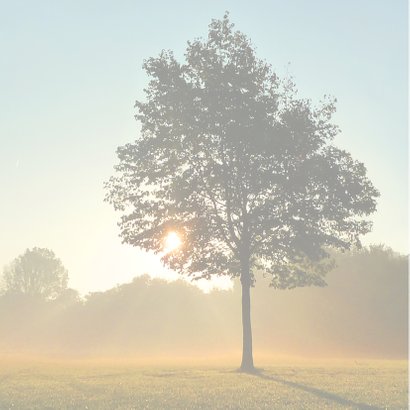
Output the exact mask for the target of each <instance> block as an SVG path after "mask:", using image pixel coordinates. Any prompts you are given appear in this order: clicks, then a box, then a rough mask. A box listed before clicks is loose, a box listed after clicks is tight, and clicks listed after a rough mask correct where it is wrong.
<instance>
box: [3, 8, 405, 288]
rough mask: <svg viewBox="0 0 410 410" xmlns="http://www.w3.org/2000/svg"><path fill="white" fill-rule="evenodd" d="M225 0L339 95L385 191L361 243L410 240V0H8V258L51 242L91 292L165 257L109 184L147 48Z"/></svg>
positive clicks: (264, 47) (169, 40)
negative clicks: (144, 248) (131, 243)
mask: <svg viewBox="0 0 410 410" xmlns="http://www.w3.org/2000/svg"><path fill="white" fill-rule="evenodd" d="M225 10H229V11H230V14H231V19H232V21H233V22H234V23H235V24H236V27H237V28H238V29H240V30H241V31H243V32H245V33H246V34H248V35H249V37H250V38H251V39H252V40H253V42H254V44H255V46H256V47H257V52H258V55H259V56H260V57H262V58H265V59H266V60H268V61H269V62H270V63H271V64H272V66H273V67H274V69H275V70H276V71H277V72H278V74H279V75H285V74H287V73H290V74H292V75H293V76H294V78H295V82H296V84H297V87H298V89H299V91H300V94H301V95H302V96H304V97H310V98H312V99H313V101H319V100H320V98H321V97H322V96H323V95H324V94H330V95H333V96H335V97H337V99H338V104H337V109H338V112H337V114H336V117H335V120H336V122H337V123H338V125H339V126H340V128H341V130H342V133H341V135H339V137H338V138H337V140H336V143H337V144H338V145H339V146H341V147H343V148H346V149H348V150H349V151H350V152H351V153H352V154H353V156H354V157H355V158H357V159H360V160H361V161H363V162H364V163H365V164H366V166H367V168H368V172H369V175H370V177H371V179H372V180H373V182H374V184H375V185H376V187H377V188H378V189H379V190H380V191H381V198H380V201H379V207H378V208H379V210H378V213H377V215H375V217H374V230H373V232H372V233H371V234H369V235H368V236H367V237H366V238H365V239H364V243H386V244H387V245H389V246H391V247H393V248H394V249H395V250H397V251H400V252H403V253H407V252H408V242H407V234H408V225H407V217H408V215H407V193H408V190H407V155H408V148H407V144H408V143H407V109H408V104H407V103H408V101H407V52H408V51H407V17H408V14H407V2H406V1H404V0H390V1H387V0H384V1H380V0H361V1H357V0H356V1H353V0H339V1H331V2H329V1H324V0H323V1H322V0H312V1H305V0H303V1H301V0H299V1H296V0H290V1H282V0H281V1H279V0H274V1H253V2H250V1H233V0H232V1H221V0H218V1H217V0H211V1H206V2H205V1H202V2H200V1H192V0H191V1H174V2H169V1H157V2H151V3H148V2H142V1H125V0H124V1H115V2H114V1H101V0H99V1H90V0H83V1H73V0H71V1H46V0H43V1H40V2H33V1H18V0H16V1H7V2H6V1H0V49H1V54H0V74H1V75H0V141H1V150H0V184H1V185H0V186H1V192H2V197H1V201H0V232H1V234H0V269H1V268H2V267H3V266H4V265H5V264H6V263H8V262H10V261H11V260H12V259H13V258H14V257H16V256H17V255H18V254H20V253H22V252H23V251H24V250H25V248H27V247H33V246H42V247H48V248H51V249H53V250H54V251H55V252H56V254H57V255H58V256H59V257H60V258H61V259H62V260H63V263H64V264H65V265H66V267H67V268H68V269H69V273H70V279H71V281H70V285H71V286H73V287H75V288H77V289H79V290H80V291H81V292H83V293H84V292H88V291H90V290H100V289H101V290H102V289H106V288H108V287H111V286H113V285H115V284H116V283H122V282H124V281H128V280H130V279H131V278H132V277H133V276H134V275H136V274H138V273H142V272H144V271H149V270H152V271H156V272H159V271H160V270H161V267H160V264H159V263H158V261H157V260H156V259H155V257H152V256H151V257H149V256H144V255H143V254H141V253H139V252H138V251H136V250H134V249H132V248H130V247H128V246H125V245H121V241H120V239H119V238H118V230H117V226H116V221H117V219H118V217H119V215H117V214H115V213H114V211H113V210H112V209H111V208H110V206H109V205H108V204H105V203H103V197H104V192H103V189H102V185H103V181H105V180H106V179H107V178H108V177H109V176H110V175H111V174H112V167H113V165H114V163H115V162H116V158H115V149H116V147H117V146H118V145H122V144H124V143H126V142H129V141H132V140H133V139H134V138H135V137H136V136H137V132H138V127H137V124H136V122H135V120H134V118H133V115H134V109H133V105H134V101H135V100H136V99H138V98H141V97H142V95H143V94H142V89H143V87H144V85H145V84H146V81H147V78H146V76H145V73H144V72H143V71H142V69H141V65H142V62H143V59H144V58H147V57H150V56H155V55H157V54H158V53H159V52H160V51H161V49H163V48H165V49H172V50H174V51H175V53H176V55H177V56H182V55H183V52H184V49H185V46H186V41H187V40H190V39H193V38H195V37H199V36H205V35H206V33H207V26H208V24H209V22H210V20H211V19H212V18H221V17H222V16H223V13H224V11H225ZM288 63H290V64H288Z"/></svg>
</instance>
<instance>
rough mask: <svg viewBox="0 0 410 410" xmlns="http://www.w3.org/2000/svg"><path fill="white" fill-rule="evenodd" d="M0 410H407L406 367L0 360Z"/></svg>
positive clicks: (381, 364) (402, 364) (387, 364)
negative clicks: (245, 368)
mask: <svg viewBox="0 0 410 410" xmlns="http://www.w3.org/2000/svg"><path fill="white" fill-rule="evenodd" d="M0 366H1V368H0V409H2V410H3V409H9V408H10V409H162V408H164V409H176V408H178V409H195V408H207V409H217V408H224V409H226V408H231V409H259V408H261V409H263V408H266V409H281V408H284V409H344V408H373V407H370V406H374V408H383V409H385V408H388V409H406V408H407V363H406V362H387V361H381V362H361V363H357V362H355V361H349V362H345V363H327V364H324V363H317V364H312V363H309V364H303V363H302V364H301V363H298V364H293V365H292V364H289V363H288V364H286V365H285V364H277V365H276V366H269V367H265V368H264V370H263V371H261V372H260V374H259V375H247V374H240V373H236V372H235V371H233V370H232V368H229V367H212V368H205V367H188V366H187V367H181V366H178V367H172V366H169V365H168V366H163V367H159V366H152V367H147V366H137V365H125V364H116V365H115V364H111V365H107V364H105V365H102V364H96V363H88V364H81V363H77V364H68V363H65V364H63V363H60V364H57V363H55V364H51V363H43V364H41V363H38V362H37V363H36V362H26V363H24V362H19V363H17V362H11V361H0Z"/></svg>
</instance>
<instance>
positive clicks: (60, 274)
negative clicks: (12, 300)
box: [3, 248, 68, 299]
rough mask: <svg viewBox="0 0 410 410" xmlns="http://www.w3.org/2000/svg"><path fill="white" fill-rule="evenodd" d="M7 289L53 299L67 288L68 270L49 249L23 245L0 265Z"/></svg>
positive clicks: (16, 292)
mask: <svg viewBox="0 0 410 410" xmlns="http://www.w3.org/2000/svg"><path fill="white" fill-rule="evenodd" d="M3 281H4V288H5V291H6V292H7V293H14V294H23V295H28V296H34V297H40V298H42V299H56V298H57V297H58V296H60V295H61V294H62V293H63V292H64V291H65V290H66V289H67V282H68V273H67V270H66V269H65V268H64V266H63V264H62V263H61V261H60V259H58V258H56V256H55V254H54V252H53V251H51V250H49V249H45V248H33V249H31V250H30V249H27V250H26V252H24V253H23V254H22V255H20V256H18V257H17V258H16V259H14V261H13V262H12V263H11V264H10V265H9V266H7V267H6V268H5V269H4V276H3Z"/></svg>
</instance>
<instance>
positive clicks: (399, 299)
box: [0, 246, 408, 362]
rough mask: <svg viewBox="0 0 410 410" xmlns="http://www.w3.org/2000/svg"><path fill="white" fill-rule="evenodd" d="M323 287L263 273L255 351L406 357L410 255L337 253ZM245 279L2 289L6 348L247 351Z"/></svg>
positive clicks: (1, 341)
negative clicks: (48, 295)
mask: <svg viewBox="0 0 410 410" xmlns="http://www.w3.org/2000/svg"><path fill="white" fill-rule="evenodd" d="M336 263H337V267H336V268H335V269H333V270H332V271H331V272H330V273H329V274H328V276H327V282H328V285H327V286H326V287H318V288H313V287H309V288H298V289H293V290H275V289H273V288H271V287H269V280H268V278H263V276H262V275H259V276H257V279H256V286H255V287H254V288H253V289H252V292H251V297H252V320H253V332H254V349H255V356H256V357H260V358H264V359H266V358H271V359H275V358H286V357H294V358H306V359H313V358H366V359H372V358H373V359H376V358H384V359H404V358H406V357H407V315H408V313H407V303H408V295H407V288H408V287H407V281H408V274H407V272H408V259H407V257H405V256H403V255H400V254H397V253H394V252H393V251H392V250H391V249H388V248H385V247H382V246H374V247H371V248H367V249H364V250H361V251H354V252H348V253H344V254H342V253H339V254H337V255H336ZM240 299H241V294H240V286H239V284H238V283H237V282H235V283H234V287H233V289H232V290H230V291H221V290H219V291H218V290H214V291H212V292H210V293H204V292H203V291H202V290H200V289H199V288H198V287H197V286H195V285H193V284H189V283H187V282H186V281H184V280H177V281H173V282H167V281H165V280H163V279H152V278H150V277H149V275H148V274H147V275H145V276H142V277H137V278H135V279H134V280H133V281H132V282H131V283H127V284H123V285H120V286H117V287H115V288H113V289H111V290H108V291H106V292H96V293H90V294H89V295H87V296H86V297H85V298H83V299H81V298H80V297H79V296H78V294H77V293H76V292H75V291H74V290H67V291H65V292H64V294H62V295H61V296H60V297H59V298H58V299H56V300H50V301H46V300H42V299H39V298H35V297H29V296H27V295H12V294H3V295H2V296H1V298H0V349H1V352H2V354H3V355H5V354H6V355H11V356H14V357H18V356H28V357H30V356H32V357H35V356H40V357H49V358H54V359H56V358H77V359H80V358H82V359H84V358H88V359H90V358H92V359H97V358H121V357H122V358H129V359H132V360H136V361H141V362H144V361H145V362H149V361H150V360H151V361H158V360H161V359H162V360H170V359H174V360H182V361H184V362H185V361H189V360H203V359H205V358H208V359H209V358H214V359H217V358H221V357H224V358H225V359H232V358H235V357H236V358H237V357H239V356H240V350H241V343H240V342H241V337H240V336H241V315H240Z"/></svg>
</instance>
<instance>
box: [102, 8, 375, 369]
mask: <svg viewBox="0 0 410 410" xmlns="http://www.w3.org/2000/svg"><path fill="white" fill-rule="evenodd" d="M185 57H186V61H185V62H183V63H179V62H178V61H177V60H176V59H175V57H174V55H173V53H172V52H170V51H163V52H162V53H161V54H160V55H159V57H157V58H149V59H148V60H146V61H145V63H144V69H145V70H146V72H147V74H148V76H149V77H150V82H149V85H148V87H147V89H146V90H145V93H146V101H137V102H136V108H137V114H136V119H137V120H138V121H139V122H140V123H141V132H140V135H139V137H138V138H137V140H136V141H135V142H134V143H130V144H127V145H125V146H122V147H119V148H118V150H117V154H118V157H119V163H118V165H117V166H116V171H117V173H116V175H115V176H114V177H112V178H111V179H110V180H109V181H108V182H107V187H106V188H107V190H108V191H107V197H106V200H108V201H109V202H110V203H112V204H113V205H114V207H115V208H116V209H117V210H120V211H122V217H121V221H120V223H119V225H120V228H121V236H122V238H123V240H124V242H126V243H129V244H132V245H135V246H138V247H140V248H142V249H145V250H151V251H154V252H157V253H162V259H163V261H164V262H165V263H166V264H167V265H168V266H170V267H171V268H172V269H175V270H177V271H179V272H181V273H184V274H187V275H190V276H191V277H194V278H211V277H212V276H213V275H227V276H229V277H240V281H241V284H242V324H243V355H242V364H241V369H242V370H243V371H253V370H254V365H253V356H252V332H251V318H250V289H251V287H252V286H253V284H254V281H255V280H254V272H255V271H256V270H262V271H263V272H265V273H266V274H269V275H270V276H271V282H272V286H274V287H277V288H292V287H295V286H306V285H319V286H320V285H324V284H325V282H324V279H323V276H324V274H325V273H326V271H327V270H328V268H329V266H330V264H329V258H328V256H329V255H328V252H327V251H326V249H328V248H331V247H335V248H339V249H348V248H350V247H351V246H352V245H358V244H360V240H359V236H360V235H362V234H365V233H367V232H368V231H369V230H370V228H371V223H370V222H369V221H368V220H366V219H365V218H366V216H368V215H369V214H370V213H372V212H373V211H375V206H376V204H375V198H376V197H377V196H378V192H377V191H376V190H375V188H374V187H373V185H372V183H371V182H370V181H369V179H368V178H367V176H366V169H365V167H364V165H363V164H362V163H360V162H357V161H355V160H354V159H352V157H351V156H350V154H349V153H348V152H346V151H344V150H341V149H338V148H337V147H335V146H334V145H333V144H332V141H333V139H334V137H335V135H336V134H337V133H338V128H337V127H336V126H335V125H334V124H332V122H331V117H332V114H333V113H334V111H335V106H334V103H335V101H334V100H332V99H326V100H325V101H324V102H323V103H321V104H320V105H319V106H317V107H315V106H313V105H312V104H311V102H310V101H309V100H306V99H300V98H298V97H297V93H296V91H295V88H294V86H293V83H292V81H289V80H286V81H283V80H280V79H279V78H278V77H277V76H276V74H275V73H274V72H273V71H272V68H271V66H270V65H269V64H268V63H266V62H265V61H263V60H261V59H258V58H257V57H256V56H255V50H254V47H253V46H252V44H251V42H250V41H249V39H248V38H247V37H246V36H245V35H244V34H242V33H241V32H238V31H235V30H234V29H233V24H231V23H230V21H229V18H228V15H225V16H224V18H223V19H222V20H213V21H212V23H211V24H210V26H209V33H208V38H207V39H206V40H201V39H198V40H195V41H193V42H188V46H187V50H186V54H185ZM170 231H175V232H177V233H178V235H179V236H180V238H181V240H182V246H179V247H177V248H176V249H174V250H173V251H172V252H166V253H164V252H163V250H164V237H165V236H166V235H167V233H168V232H170Z"/></svg>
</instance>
